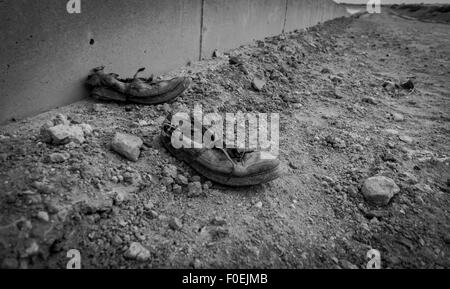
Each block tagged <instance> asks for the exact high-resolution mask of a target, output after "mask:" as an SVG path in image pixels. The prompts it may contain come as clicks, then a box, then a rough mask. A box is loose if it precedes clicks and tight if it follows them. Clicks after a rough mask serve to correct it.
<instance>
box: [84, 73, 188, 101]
mask: <svg viewBox="0 0 450 289" xmlns="http://www.w3.org/2000/svg"><path fill="white" fill-rule="evenodd" d="M103 69H104V68H103V67H99V68H95V69H94V70H93V73H92V74H91V75H89V77H88V79H87V84H88V86H90V87H91V88H92V91H91V96H92V97H94V98H96V99H99V100H115V101H123V102H131V103H138V104H159V103H163V102H168V101H170V100H172V99H174V98H176V97H178V96H179V95H180V94H182V93H183V92H184V91H185V90H186V89H187V88H188V87H189V86H190V84H191V80H190V78H188V77H176V78H173V79H171V80H164V81H153V77H151V78H149V79H143V78H138V77H137V75H138V73H139V72H142V71H143V70H144V69H143V68H141V69H139V70H138V71H137V72H136V74H135V75H134V77H133V78H132V79H125V80H123V79H119V77H118V75H117V74H114V73H105V72H104V71H103Z"/></svg>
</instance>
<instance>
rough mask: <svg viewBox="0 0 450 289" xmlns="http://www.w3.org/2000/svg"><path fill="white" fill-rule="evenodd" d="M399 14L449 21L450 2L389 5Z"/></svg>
mask: <svg viewBox="0 0 450 289" xmlns="http://www.w3.org/2000/svg"><path fill="white" fill-rule="evenodd" d="M389 9H391V10H392V11H393V12H394V13H396V14H397V15H399V16H406V17H411V18H413V19H418V20H420V21H425V22H436V23H445V24H449V23H450V4H441V5H439V4H430V5H422V4H403V5H391V6H390V7H389Z"/></svg>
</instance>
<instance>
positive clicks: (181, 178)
mask: <svg viewBox="0 0 450 289" xmlns="http://www.w3.org/2000/svg"><path fill="white" fill-rule="evenodd" d="M175 181H176V182H177V184H179V185H182V186H187V185H188V183H189V181H188V179H187V178H186V177H185V176H183V175H181V174H179V175H177V177H176V179H175Z"/></svg>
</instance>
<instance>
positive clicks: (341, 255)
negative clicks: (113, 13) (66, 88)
mask: <svg viewBox="0 0 450 289" xmlns="http://www.w3.org/2000/svg"><path fill="white" fill-rule="evenodd" d="M219 50H220V48H219ZM229 53H230V54H231V55H240V57H241V58H242V59H243V62H244V65H243V66H236V65H230V64H229V63H228V58H227V56H226V55H225V56H223V57H219V58H216V59H213V60H208V61H202V62H198V63H192V64H191V65H190V66H187V67H183V68H182V69H180V70H178V71H174V72H172V73H170V74H168V75H165V76H164V77H170V76H174V75H189V76H191V77H192V78H193V85H192V87H191V88H190V89H189V90H188V91H187V92H185V94H184V96H183V97H182V98H179V99H178V100H177V101H176V102H174V103H172V104H167V105H158V106H138V105H124V104H117V103H107V102H102V103H97V102H95V101H93V100H86V101H81V102H78V103H75V104H73V105H70V106H67V107H63V108H60V109H57V110H54V111H50V112H47V113H44V114H41V115H38V116H36V117H33V118H29V119H26V120H23V121H18V122H15V123H10V124H7V125H5V126H3V127H1V128H0V161H1V163H0V193H1V195H0V202H1V203H0V261H1V262H0V264H1V266H2V267H3V268H17V267H19V268H66V263H67V262H68V260H69V259H68V258H67V256H66V254H67V252H68V251H69V250H71V249H77V250H79V251H80V253H81V265H82V268H366V264H367V262H368V259H367V257H366V254H367V252H368V250H370V249H372V248H374V249H377V250H379V251H380V253H381V262H382V264H381V266H382V267H383V268H450V258H449V256H450V255H449V254H450V251H449V248H450V247H449V246H450V222H449V220H450V211H449V208H450V206H449V205H450V198H449V193H450V187H449V186H450V167H449V162H450V159H449V153H450V151H449V148H450V147H449V144H450V133H449V132H450V126H449V122H450V114H449V112H450V95H449V92H450V83H449V79H450V70H449V67H450V29H449V26H448V25H444V24H433V23H423V22H416V21H411V20H406V19H402V18H399V17H396V16H393V15H389V14H380V15H363V16H361V17H360V18H346V19H337V20H333V21H330V22H327V23H325V24H321V25H319V26H316V27H314V28H311V29H308V30H307V31H297V32H293V33H289V34H286V35H283V36H278V37H273V38H268V39H266V40H264V41H259V42H257V43H255V44H253V45H250V46H245V47H241V48H239V49H236V50H233V51H230V52H229ZM106 69H107V68H106ZM255 75H257V76H259V77H261V78H263V79H265V81H266V85H265V87H264V88H263V90H262V91H259V92H257V91H254V90H253V89H252V86H251V82H252V79H253V77H254V76H255ZM408 78H409V79H411V80H412V81H413V83H414V85H415V89H414V90H406V89H402V88H395V87H390V86H387V87H383V84H384V83H385V82H386V81H393V82H395V83H403V82H404V81H405V80H406V79H408ZM196 103H197V104H198V103H201V104H203V106H204V108H205V109H216V110H218V111H221V112H237V111H244V112H245V111H259V112H277V113H280V138H281V141H280V150H281V151H280V159H281V161H282V162H283V164H284V165H285V167H286V174H285V175H284V176H283V177H281V178H280V179H278V180H275V181H273V182H271V183H268V184H265V185H260V186H255V187H247V188H238V189H234V188H228V187H223V186H220V185H218V184H211V183H209V182H207V180H206V179H203V178H200V181H201V183H202V184H203V191H202V194H200V195H198V196H192V195H190V194H188V192H187V190H188V189H187V187H186V186H182V191H181V192H179V191H178V190H177V192H175V190H174V186H173V185H172V184H171V183H170V180H169V181H168V179H167V178H168V177H169V178H170V176H168V175H170V174H169V173H167V171H168V169H167V168H173V166H175V167H176V168H177V172H176V174H178V175H183V176H185V177H187V178H188V180H189V181H195V180H198V179H199V176H197V175H196V173H195V172H194V171H192V170H191V169H190V168H189V166H187V165H186V164H184V163H181V162H179V161H178V160H176V159H174V158H173V157H171V156H170V155H169V154H168V152H167V151H166V150H164V149H163V148H162V147H161V146H160V144H159V142H158V135H159V129H160V124H161V122H162V121H163V119H164V117H165V116H166V115H167V113H169V112H170V111H172V110H173V109H177V108H179V107H188V108H192V107H193V105H194V104H196ZM59 113H62V114H64V115H67V116H68V117H69V118H70V119H71V121H72V122H73V123H80V122H81V123H87V124H89V125H91V126H92V127H93V129H94V131H93V133H92V135H90V136H87V138H86V142H85V143H84V144H82V145H75V144H69V145H65V146H53V145H47V144H45V143H43V142H42V141H41V140H40V138H39V130H40V127H41V126H42V125H43V124H44V123H45V122H46V121H48V120H51V119H52V118H53V117H54V116H55V115H57V114H59ZM115 132H127V133H131V134H134V135H137V136H139V137H141V138H142V139H143V140H144V147H143V150H142V153H141V156H140V158H139V160H138V162H129V161H126V160H125V159H124V158H122V157H121V156H119V155H117V154H116V153H115V152H113V151H111V149H110V147H109V144H110V142H111V139H112V137H113V135H114V133H115ZM56 152H61V153H66V152H67V153H69V154H70V156H69V158H68V159H67V160H65V161H64V162H62V163H53V162H51V161H49V155H51V154H52V153H56ZM375 175H384V176H387V177H389V178H391V179H393V180H394V181H395V183H396V184H397V185H398V186H399V187H400V193H398V194H397V195H395V196H394V198H392V200H391V201H390V203H389V204H388V205H387V206H383V207H374V206H371V205H370V204H369V203H368V202H366V200H365V199H364V198H363V195H362V194H361V192H360V189H361V184H362V183H363V182H364V180H366V179H367V178H368V177H372V176H375ZM172 180H173V179H172ZM133 242H137V243H138V244H140V246H141V247H140V248H141V249H142V250H143V251H144V252H145V254H147V255H146V256H145V258H136V256H134V257H133V256H130V254H129V247H130V244H131V243H133ZM145 254H144V255H145Z"/></svg>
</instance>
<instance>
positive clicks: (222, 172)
mask: <svg viewBox="0 0 450 289" xmlns="http://www.w3.org/2000/svg"><path fill="white" fill-rule="evenodd" d="M175 130H176V127H174V126H173V125H172V124H171V116H169V117H168V118H167V119H166V120H165V121H164V123H163V126H162V129H161V142H162V144H163V145H164V147H165V148H166V149H167V150H168V151H169V152H170V153H171V154H172V155H174V156H175V157H176V158H177V159H179V160H182V161H184V162H185V163H187V164H188V165H190V166H191V167H192V168H193V169H194V170H196V171H197V172H198V173H200V174H201V175H203V176H205V177H206V178H208V179H210V180H212V181H215V182H217V183H220V184H223V185H227V186H251V185H257V184H262V183H266V182H270V181H272V180H275V179H277V178H279V177H280V176H281V174H282V169H281V165H280V161H279V160H278V159H276V158H275V157H274V156H273V155H271V154H270V153H269V152H265V151H252V152H244V153H242V152H238V151H237V150H236V149H227V148H224V149H219V148H212V149H206V148H202V149H196V148H180V149H176V148H174V147H173V145H172V142H171V136H172V133H173V132H174V131H175ZM184 142H186V143H190V142H191V140H190V139H189V140H184Z"/></svg>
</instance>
